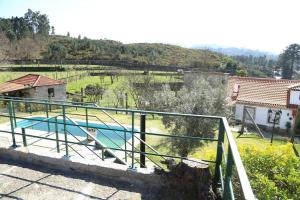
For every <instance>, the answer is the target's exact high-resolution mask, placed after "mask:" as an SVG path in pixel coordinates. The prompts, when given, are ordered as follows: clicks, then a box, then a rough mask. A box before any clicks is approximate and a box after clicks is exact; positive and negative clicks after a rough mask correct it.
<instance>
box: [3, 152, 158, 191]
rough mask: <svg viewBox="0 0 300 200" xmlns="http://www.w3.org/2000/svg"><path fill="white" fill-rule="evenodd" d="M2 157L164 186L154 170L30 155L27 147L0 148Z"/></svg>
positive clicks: (53, 167)
mask: <svg viewBox="0 0 300 200" xmlns="http://www.w3.org/2000/svg"><path fill="white" fill-rule="evenodd" d="M0 157H2V158H6V159H11V160H15V161H22V162H26V163H29V164H35V165H40V166H45V167H48V168H52V169H57V170H62V171H68V172H70V171H71V172H72V171H73V172H79V173H84V174H88V175H91V176H99V177H105V178H109V179H114V180H119V181H120V180H122V181H127V182H130V183H135V184H146V185H149V186H156V187H161V186H163V181H162V178H161V176H159V175H156V174H154V173H153V170H149V169H142V168H138V169H136V170H135V169H130V168H128V166H126V165H120V164H115V163H106V162H104V161H101V162H95V161H87V160H84V159H74V158H66V157H64V156H62V155H61V154H55V153H54V154H52V155H41V154H37V153H30V152H29V151H28V149H27V148H25V147H18V148H3V147H0Z"/></svg>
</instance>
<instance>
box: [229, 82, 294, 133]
mask: <svg viewBox="0 0 300 200" xmlns="http://www.w3.org/2000/svg"><path fill="white" fill-rule="evenodd" d="M228 99H229V102H230V105H232V106H233V107H234V111H235V118H236V119H237V120H242V119H243V115H244V112H245V111H244V108H248V111H251V114H252V117H253V118H254V119H255V122H256V123H257V124H259V125H263V126H273V123H272V118H274V115H275V113H276V111H279V110H280V111H281V113H282V114H281V117H280V121H279V122H278V123H277V124H276V126H278V127H280V128H281V129H285V127H286V123H287V122H289V123H292V122H293V118H294V115H295V109H296V108H297V107H298V106H299V105H300V80H284V79H272V78H254V77H237V76H232V77H229V78H228Z"/></svg>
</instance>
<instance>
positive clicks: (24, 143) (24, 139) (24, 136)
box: [22, 128, 27, 147]
mask: <svg viewBox="0 0 300 200" xmlns="http://www.w3.org/2000/svg"><path fill="white" fill-rule="evenodd" d="M22 138H23V145H24V147H27V141H26V134H25V128H22Z"/></svg>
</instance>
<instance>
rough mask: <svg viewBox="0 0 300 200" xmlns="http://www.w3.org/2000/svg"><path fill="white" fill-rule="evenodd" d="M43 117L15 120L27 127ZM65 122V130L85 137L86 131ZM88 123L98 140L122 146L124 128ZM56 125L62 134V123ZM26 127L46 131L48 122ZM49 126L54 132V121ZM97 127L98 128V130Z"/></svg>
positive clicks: (79, 123) (21, 126)
mask: <svg viewBox="0 0 300 200" xmlns="http://www.w3.org/2000/svg"><path fill="white" fill-rule="evenodd" d="M44 119H46V117H32V118H30V120H22V121H19V122H17V127H20V128H23V127H28V126H29V125H31V124H35V123H37V122H39V121H36V120H44ZM57 121H58V123H63V120H62V119H58V120H57ZM50 122H55V119H54V118H52V119H50ZM76 123H77V124H78V125H82V126H86V123H85V122H82V121H76ZM66 124H67V125H66V129H67V131H69V132H71V133H72V134H73V135H75V136H82V137H86V133H85V132H84V131H83V130H81V129H80V128H79V127H77V126H72V125H73V123H72V122H71V121H69V120H67V121H66ZM88 125H89V128H94V129H96V138H97V139H98V140H100V141H101V142H102V143H104V144H105V145H106V146H107V147H111V148H118V146H120V147H122V146H123V145H124V143H125V141H124V137H125V133H124V131H123V130H124V129H123V128H122V127H121V126H114V125H108V126H109V128H110V129H114V131H112V130H105V128H108V127H107V126H106V125H104V124H96V123H90V122H89V124H88ZM57 127H58V132H59V133H61V134H63V133H64V131H63V130H64V129H63V124H57ZM28 128H29V129H34V130H40V131H48V123H47V122H40V123H38V124H36V125H33V126H31V127H28ZM49 128H50V132H55V123H49ZM103 128H104V129H103ZM97 129H99V130H100V131H99V130H97ZM127 130H129V131H131V129H130V128H127ZM69 137H72V136H69ZM107 137H108V138H110V139H111V140H112V141H113V142H114V143H116V144H117V145H118V146H117V145H116V144H114V143H113V142H112V141H110V140H109V139H108V138H107ZM61 139H62V138H61ZM129 139H131V133H130V132H127V133H126V140H127V141H128V140H129Z"/></svg>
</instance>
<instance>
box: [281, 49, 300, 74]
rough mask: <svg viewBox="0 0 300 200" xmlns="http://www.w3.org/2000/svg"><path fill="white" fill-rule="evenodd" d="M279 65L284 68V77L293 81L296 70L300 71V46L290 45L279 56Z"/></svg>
mask: <svg viewBox="0 0 300 200" xmlns="http://www.w3.org/2000/svg"><path fill="white" fill-rule="evenodd" d="M278 64H279V65H280V66H281V67H282V77H283V78H285V79H292V78H293V73H294V70H295V68H296V69H297V70H299V64H300V45H299V44H291V45H289V46H288V47H287V48H286V49H285V50H284V52H283V53H282V54H280V56H279V60H278Z"/></svg>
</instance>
